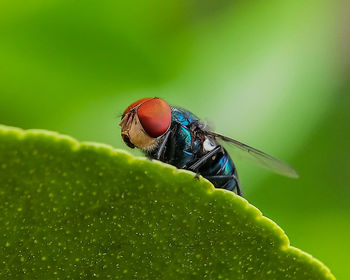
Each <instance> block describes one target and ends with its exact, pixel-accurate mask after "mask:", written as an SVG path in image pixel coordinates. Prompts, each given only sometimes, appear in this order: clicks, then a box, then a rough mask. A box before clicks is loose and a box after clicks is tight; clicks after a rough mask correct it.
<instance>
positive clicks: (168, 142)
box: [154, 124, 178, 163]
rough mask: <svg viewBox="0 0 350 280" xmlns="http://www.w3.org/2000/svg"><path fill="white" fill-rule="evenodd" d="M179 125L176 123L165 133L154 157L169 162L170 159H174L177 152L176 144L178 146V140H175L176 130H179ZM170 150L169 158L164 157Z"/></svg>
mask: <svg viewBox="0 0 350 280" xmlns="http://www.w3.org/2000/svg"><path fill="white" fill-rule="evenodd" d="M177 128H178V126H177V125H176V124H174V125H173V127H171V128H170V129H169V130H168V131H167V132H166V133H165V135H164V137H163V139H162V140H161V142H160V145H159V148H158V151H157V153H156V156H155V157H154V159H157V160H161V161H163V162H166V163H168V160H169V159H172V158H173V157H174V154H175V146H176V141H175V132H176V130H177ZM166 150H169V152H168V153H167V154H168V158H167V159H165V158H164V154H165V151H166Z"/></svg>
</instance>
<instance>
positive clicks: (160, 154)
mask: <svg viewBox="0 0 350 280" xmlns="http://www.w3.org/2000/svg"><path fill="white" fill-rule="evenodd" d="M170 133H171V130H170V129H169V130H168V131H167V132H166V133H165V135H164V137H163V139H162V142H161V143H160V145H159V149H158V151H157V154H156V157H155V159H158V160H159V159H160V158H161V157H163V156H164V152H165V145H166V143H167V142H168V139H169V135H170Z"/></svg>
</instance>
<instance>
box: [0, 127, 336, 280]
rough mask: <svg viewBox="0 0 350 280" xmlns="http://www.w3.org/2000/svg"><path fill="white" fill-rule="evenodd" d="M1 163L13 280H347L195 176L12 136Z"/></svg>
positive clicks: (2, 243)
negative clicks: (337, 278) (337, 279)
mask: <svg viewBox="0 0 350 280" xmlns="http://www.w3.org/2000/svg"><path fill="white" fill-rule="evenodd" d="M0 159H1V163H0V211H1V215H0V275H1V276H2V278H1V279H22V278H23V277H25V278H26V279H28V278H32V279H34V278H35V279H68V278H70V279H91V278H100V279H109V278H111V279H269V280H273V279H276V280H277V279H278V280H281V279H298V280H302V279H315V280H321V279H335V278H334V277H333V276H332V275H331V273H330V272H329V270H328V269H327V268H326V267H325V266H324V265H323V264H322V263H320V262H319V261H317V260H316V259H314V258H312V257H311V256H310V255H308V254H306V253H304V252H302V251H300V250H298V249H296V248H293V247H290V246H289V241H288V239H287V236H286V235H285V234H284V233H283V231H282V230H281V229H280V228H279V227H278V226H277V225H276V224H275V223H273V222H272V221H271V220H269V219H267V218H265V217H263V216H262V215H261V213H260V211H259V210H258V209H256V208H255V207H253V206H252V205H250V204H248V202H247V201H246V200H245V199H242V198H240V197H238V196H236V195H235V194H233V193H232V192H228V191H225V190H219V189H214V188H213V186H212V185H211V184H210V183H209V182H208V181H207V180H205V179H200V180H196V179H194V174H193V173H191V172H188V171H184V170H178V169H175V168H174V167H172V166H169V165H166V164H163V163H160V162H156V161H149V160H147V159H144V158H135V157H133V156H131V155H130V154H128V153H126V152H123V151H119V150H115V149H113V148H111V147H109V146H105V145H101V144H94V143H90V144H88V143H79V142H77V141H76V140H74V139H72V138H70V137H67V136H62V135H59V134H56V133H52V132H47V131H43V130H28V131H23V130H20V129H16V128H10V127H6V126H0ZM320 246H322V244H320Z"/></svg>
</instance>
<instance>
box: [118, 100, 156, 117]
mask: <svg viewBox="0 0 350 280" xmlns="http://www.w3.org/2000/svg"><path fill="white" fill-rule="evenodd" d="M152 99H153V98H151V97H146V98H142V99H140V100H137V101H136V102H134V103H132V104H131V105H130V106H129V107H128V108H126V109H125V111H124V113H123V116H122V118H123V117H124V116H125V114H127V113H129V111H130V110H131V109H133V108H135V107H137V106H138V105H140V104H141V103H143V102H145V101H147V100H152Z"/></svg>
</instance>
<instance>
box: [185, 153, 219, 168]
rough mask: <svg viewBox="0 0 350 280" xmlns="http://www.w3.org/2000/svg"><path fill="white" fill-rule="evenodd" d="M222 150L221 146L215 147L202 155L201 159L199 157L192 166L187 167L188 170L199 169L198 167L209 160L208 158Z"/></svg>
mask: <svg viewBox="0 0 350 280" xmlns="http://www.w3.org/2000/svg"><path fill="white" fill-rule="evenodd" d="M220 150H221V146H217V147H216V148H215V149H213V150H212V151H210V152H209V153H207V154H205V155H204V156H202V157H201V158H200V159H198V160H197V161H196V162H195V163H194V164H192V165H191V166H190V167H188V168H186V169H188V170H191V171H193V172H196V173H197V171H198V169H199V168H200V167H201V166H202V165H203V164H205V163H206V162H207V160H208V159H210V158H211V157H212V156H214V155H215V154H217V153H218V152H219V151H220Z"/></svg>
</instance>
